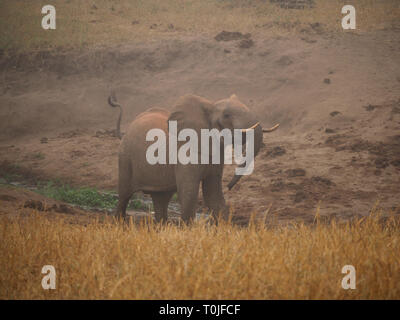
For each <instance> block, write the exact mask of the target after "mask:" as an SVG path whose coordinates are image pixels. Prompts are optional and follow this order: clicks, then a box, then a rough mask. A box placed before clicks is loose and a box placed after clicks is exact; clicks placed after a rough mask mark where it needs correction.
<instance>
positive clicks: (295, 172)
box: [286, 168, 306, 178]
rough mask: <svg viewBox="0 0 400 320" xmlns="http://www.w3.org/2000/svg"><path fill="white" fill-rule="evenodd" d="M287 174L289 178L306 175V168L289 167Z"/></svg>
mask: <svg viewBox="0 0 400 320" xmlns="http://www.w3.org/2000/svg"><path fill="white" fill-rule="evenodd" d="M286 174H287V175H288V178H294V177H303V176H305V175H306V170H304V169H301V168H296V169H288V170H286Z"/></svg>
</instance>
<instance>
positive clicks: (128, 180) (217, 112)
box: [108, 94, 279, 224]
mask: <svg viewBox="0 0 400 320" xmlns="http://www.w3.org/2000/svg"><path fill="white" fill-rule="evenodd" d="M108 103H109V104H110V105H111V106H112V107H118V108H120V114H119V118H118V122H117V129H116V133H117V136H118V137H119V138H120V139H121V144H120V149H119V154H118V194H119V201H118V206H117V211H116V215H117V217H120V218H123V219H126V217H127V216H126V208H127V205H128V202H129V200H130V198H131V196H132V195H133V193H135V192H138V191H142V192H143V193H145V194H150V196H151V198H152V200H153V205H154V212H155V219H156V221H157V222H166V221H167V218H168V214H167V208H168V203H169V201H170V199H171V197H172V195H173V194H174V193H175V192H177V193H178V201H179V203H180V206H181V212H182V216H181V217H182V220H183V221H184V222H185V223H186V224H190V223H191V222H192V221H193V219H194V217H195V210H196V206H197V201H198V194H199V189H200V185H201V187H202V192H203V199H204V204H205V205H206V206H207V207H208V208H209V209H210V211H211V212H212V216H213V217H214V218H217V217H218V216H219V215H220V214H222V216H223V217H227V214H228V211H229V209H228V206H227V204H226V202H225V199H224V194H223V186H222V174H223V168H224V160H223V159H222V161H220V163H219V164H214V163H211V161H210V163H209V164H192V163H188V164H182V163H179V162H178V163H175V164H173V163H168V162H167V163H166V164H160V163H156V164H149V162H148V160H147V159H146V150H147V149H148V147H149V146H150V145H151V142H150V141H147V140H146V133H147V132H148V131H149V130H151V129H154V128H158V129H161V130H163V132H165V133H166V134H168V122H169V121H176V123H177V128H178V130H179V131H180V130H182V129H184V128H190V129H193V130H194V131H195V132H197V133H198V134H199V135H200V130H201V129H218V130H222V129H229V130H234V129H242V130H243V131H246V130H248V128H251V129H253V130H254V156H256V155H257V154H258V152H259V150H260V148H261V146H262V145H263V132H271V131H274V130H275V129H276V128H277V127H278V126H279V124H277V125H275V126H274V127H272V128H271V129H262V127H261V125H260V123H259V121H258V120H257V118H256V116H255V115H254V113H253V112H252V111H251V110H250V109H249V108H248V107H247V106H246V105H244V104H243V103H242V102H240V101H239V99H238V98H237V96H236V95H232V96H231V97H229V98H227V99H223V100H219V101H217V102H211V101H208V100H207V99H205V98H203V97H199V96H196V95H192V94H188V95H185V96H182V97H180V98H179V99H178V101H177V102H176V104H175V106H174V107H173V109H172V110H171V111H168V110H166V109H163V108H150V109H148V110H146V111H145V112H142V113H140V114H139V115H138V116H137V117H136V118H135V119H134V120H133V121H132V123H131V124H130V125H129V128H128V130H127V132H126V133H125V134H124V135H123V136H122V134H121V131H120V123H121V117H122V107H121V105H120V104H119V103H118V102H117V100H116V98H115V95H114V94H111V95H110V97H109V98H108ZM183 143H184V142H182V141H179V142H178V145H182V144H183ZM243 143H244V142H243ZM166 144H167V150H168V144H169V142H168V139H167V140H166ZM221 150H222V152H221V155H222V158H223V144H222V142H221ZM210 157H211V155H210ZM240 177H241V176H237V175H235V176H234V177H233V178H232V181H231V182H230V184H229V189H231V188H232V187H233V186H234V185H235V184H236V183H237V182H238V181H239V179H240Z"/></svg>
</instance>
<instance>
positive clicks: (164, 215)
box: [151, 191, 174, 223]
mask: <svg viewBox="0 0 400 320" xmlns="http://www.w3.org/2000/svg"><path fill="white" fill-rule="evenodd" d="M173 194H174V192H173V191H170V192H152V193H151V198H152V199H153V205H154V213H155V217H156V221H157V222H161V223H165V222H167V220H168V203H169V201H170V200H171V197H172V195H173Z"/></svg>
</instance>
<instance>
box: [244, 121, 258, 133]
mask: <svg viewBox="0 0 400 320" xmlns="http://www.w3.org/2000/svg"><path fill="white" fill-rule="evenodd" d="M259 124H260V123H259V122H257V123H256V124H255V125H253V126H251V127H250V128H247V129H242V132H247V131H249V130H253V129H255V128H256V127H257V126H258V125H259Z"/></svg>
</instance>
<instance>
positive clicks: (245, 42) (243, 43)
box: [239, 39, 254, 49]
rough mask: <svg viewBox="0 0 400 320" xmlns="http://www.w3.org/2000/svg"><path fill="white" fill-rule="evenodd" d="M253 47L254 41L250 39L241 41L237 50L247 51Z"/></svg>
mask: <svg viewBox="0 0 400 320" xmlns="http://www.w3.org/2000/svg"><path fill="white" fill-rule="evenodd" d="M253 45H254V41H253V40H252V39H243V40H241V41H240V42H239V48H241V49H248V48H251V47H252V46H253Z"/></svg>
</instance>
